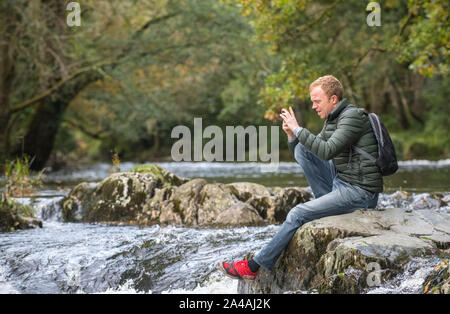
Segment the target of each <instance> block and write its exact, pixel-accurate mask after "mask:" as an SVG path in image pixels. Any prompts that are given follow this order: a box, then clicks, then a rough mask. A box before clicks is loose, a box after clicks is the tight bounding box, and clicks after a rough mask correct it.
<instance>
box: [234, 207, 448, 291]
mask: <svg viewBox="0 0 450 314" xmlns="http://www.w3.org/2000/svg"><path fill="white" fill-rule="evenodd" d="M449 247H450V216H449V215H448V214H442V213H439V212H435V211H430V210H416V211H414V212H408V211H405V210H404V209H398V208H390V209H386V210H383V211H363V210H357V211H355V212H353V213H351V214H346V215H341V216H331V217H326V218H322V219H319V220H316V221H313V222H310V223H308V224H305V225H304V226H302V227H301V228H300V229H299V230H298V231H297V232H296V234H295V236H294V238H293V239H292V241H291V242H290V244H289V245H288V247H287V249H286V250H285V251H284V252H283V254H282V256H281V257H280V258H279V260H278V261H277V264H276V265H275V267H274V269H273V270H272V271H268V270H265V269H263V268H261V269H260V272H259V274H258V277H257V279H256V280H255V281H254V282H253V283H247V282H244V281H240V282H239V285H238V293H284V292H287V291H291V292H292V291H294V292H295V291H309V292H311V291H317V292H319V293H364V292H366V291H367V290H368V289H369V288H370V287H373V286H375V285H380V284H382V283H383V282H385V281H388V280H389V279H391V278H393V277H394V276H396V275H397V274H399V273H401V272H402V271H403V269H404V267H405V265H406V264H407V262H408V261H409V260H410V259H411V258H414V257H426V256H437V255H439V254H441V253H442V250H446V249H448V248H449Z"/></svg>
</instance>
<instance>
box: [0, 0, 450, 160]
mask: <svg viewBox="0 0 450 314" xmlns="http://www.w3.org/2000/svg"><path fill="white" fill-rule="evenodd" d="M68 2H69V1H61V0H31V1H30V0H2V1H1V2H0V137H1V138H0V158H1V159H0V160H2V161H6V160H10V159H13V158H15V157H16V156H22V155H24V154H26V155H28V156H30V157H34V161H33V165H32V167H33V169H42V168H43V167H45V166H52V167H53V168H57V167H61V166H66V165H71V164H74V163H75V164H76V163H80V162H93V161H100V160H102V161H105V160H111V156H112V152H116V153H118V156H119V157H120V159H121V160H135V161H151V160H154V159H156V158H161V157H165V156H169V155H170V148H171V146H172V144H173V143H174V142H175V139H171V138H170V134H171V130H172V128H173V127H174V126H176V125H180V124H182V125H186V126H189V127H192V125H193V121H194V117H201V118H203V125H204V126H206V125H211V124H214V125H218V126H221V127H223V128H224V127H225V126H226V125H235V126H236V125H243V126H247V125H255V126H257V125H276V124H278V125H281V123H280V122H279V121H278V120H277V116H276V114H277V112H279V110H280V109H281V108H282V107H287V106H289V105H292V106H294V108H295V111H296V114H297V118H298V120H299V122H300V123H301V124H302V125H304V126H306V127H307V128H309V129H311V130H312V131H313V132H319V131H320V129H321V126H322V123H323V121H322V120H320V119H319V118H318V117H317V116H316V114H315V113H314V112H312V110H311V102H310V100H309V95H308V85H309V83H310V82H311V81H313V80H314V79H316V78H317V77H319V76H322V75H325V74H333V75H335V76H336V77H338V78H339V79H340V80H341V81H342V83H343V85H344V88H345V96H346V97H347V98H349V99H350V101H351V102H353V103H354V104H356V105H357V106H359V107H364V108H366V109H368V110H370V111H373V112H376V113H378V114H380V115H381V117H382V119H383V121H384V122H385V124H386V125H387V126H388V128H389V130H390V131H391V133H392V137H393V140H394V142H395V145H396V147H397V150H398V154H399V157H400V158H401V159H411V158H421V159H422V158H428V159H440V158H449V157H450V132H449V129H450V127H449V121H448V120H449V111H450V109H449V104H448V99H449V96H450V84H449V64H448V57H449V46H450V42H449V35H448V34H449V22H448V21H449V2H448V1H445V0H442V1H438V0H429V1H421V0H409V1H405V0H385V1H378V3H379V4H380V7H381V12H380V13H381V23H382V24H381V26H379V27H369V26H368V25H367V23H366V18H367V16H368V14H370V11H366V6H367V4H368V3H369V1H361V0H346V1H343V0H342V1H339V0H336V1H326V0H319V1H317V0H316V1H309V0H279V1H275V0H272V1H269V0H222V1H219V0H186V1H184V0H175V1H171V0H146V1H137V0H121V1H107V0H83V1H78V2H79V4H80V7H81V26H79V27H77V26H73V27H69V26H68V25H67V22H66V18H67V15H68V14H69V13H70V11H67V9H66V6H67V4H68ZM280 137H282V138H280V142H281V144H282V148H286V143H285V142H286V141H285V139H286V136H285V134H284V133H283V132H282V131H281V130H280ZM284 156H285V157H286V158H289V155H288V154H285V155H284Z"/></svg>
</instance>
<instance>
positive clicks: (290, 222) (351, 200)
mask: <svg viewBox="0 0 450 314" xmlns="http://www.w3.org/2000/svg"><path fill="white" fill-rule="evenodd" d="M294 156H295V159H296V161H297V162H298V163H299V164H300V166H301V167H302V169H303V172H304V173H305V176H306V180H307V181H308V183H309V185H310V186H311V189H312V192H313V194H314V197H315V198H314V199H313V200H311V201H309V202H306V203H303V204H298V205H297V206H295V207H293V208H292V209H291V210H290V211H289V213H288V215H287V217H286V220H285V221H284V223H283V224H282V225H281V227H280V229H279V230H278V232H277V233H276V235H275V236H274V237H273V238H272V240H270V242H269V243H268V244H267V245H266V246H265V247H264V248H263V249H262V250H261V251H260V252H259V253H258V254H257V255H256V256H255V257H253V260H254V261H255V262H257V263H258V264H259V265H261V266H262V267H264V268H266V269H269V270H271V269H272V268H273V266H274V265H275V262H276V261H277V259H278V257H279V256H280V255H281V253H282V251H283V249H284V248H285V247H286V246H287V245H288V243H289V241H290V240H291V239H292V237H293V236H294V234H295V232H296V231H297V229H298V228H300V227H301V226H302V225H303V224H305V223H307V222H309V221H312V220H315V219H319V218H322V217H327V216H334V215H342V214H348V213H351V212H353V211H354V210H356V209H359V208H375V207H376V205H377V202H378V193H372V192H369V191H366V190H364V189H362V188H360V187H358V186H355V185H352V184H350V183H347V182H344V181H342V180H341V179H339V178H338V176H337V171H336V168H335V167H334V165H333V162H332V161H331V160H330V161H325V160H322V159H320V158H319V157H317V156H316V155H314V154H313V153H311V152H310V151H309V150H308V149H307V148H306V147H305V146H303V145H302V144H301V143H299V144H297V145H296V146H295V149H294Z"/></svg>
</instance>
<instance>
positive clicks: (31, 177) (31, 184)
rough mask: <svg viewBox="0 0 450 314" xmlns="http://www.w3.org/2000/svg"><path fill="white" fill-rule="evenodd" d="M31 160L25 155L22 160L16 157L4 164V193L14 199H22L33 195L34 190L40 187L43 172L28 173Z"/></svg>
mask: <svg viewBox="0 0 450 314" xmlns="http://www.w3.org/2000/svg"><path fill="white" fill-rule="evenodd" d="M32 162H33V158H32V159H30V158H29V157H28V156H27V155H23V156H22V158H19V157H17V158H16V159H15V160H13V161H7V162H6V164H5V176H6V179H7V182H6V193H7V195H11V196H14V197H23V196H26V195H29V194H32V193H34V190H35V189H36V188H39V187H40V186H41V185H42V176H43V173H44V170H42V171H40V172H38V173H37V174H33V173H31V171H30V165H31V163H32Z"/></svg>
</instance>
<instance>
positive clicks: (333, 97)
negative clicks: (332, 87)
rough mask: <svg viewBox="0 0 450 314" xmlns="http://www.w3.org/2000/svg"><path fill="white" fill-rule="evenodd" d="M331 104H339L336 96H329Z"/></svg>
mask: <svg viewBox="0 0 450 314" xmlns="http://www.w3.org/2000/svg"><path fill="white" fill-rule="evenodd" d="M331 102H332V103H333V105H334V106H336V105H337V104H338V103H339V99H338V97H337V96H336V95H333V96H331Z"/></svg>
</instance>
